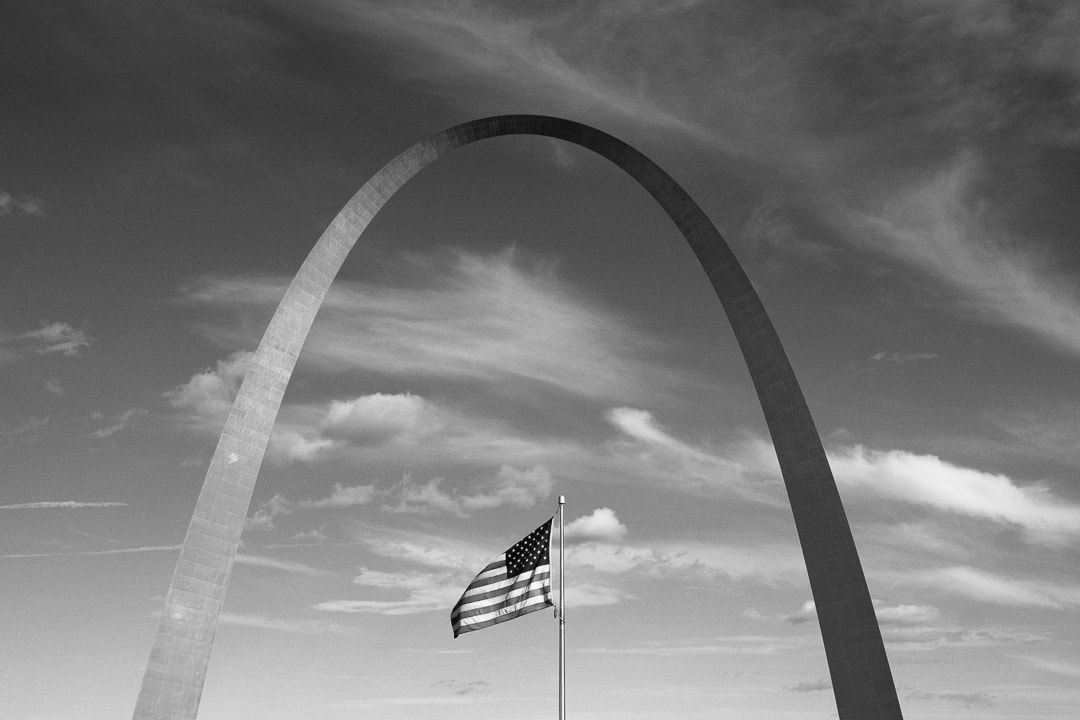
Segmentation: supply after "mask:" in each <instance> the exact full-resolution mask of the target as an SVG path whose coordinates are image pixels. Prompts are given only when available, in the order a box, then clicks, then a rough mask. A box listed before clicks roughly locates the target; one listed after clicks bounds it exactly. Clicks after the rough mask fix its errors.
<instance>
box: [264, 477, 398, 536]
mask: <svg viewBox="0 0 1080 720" xmlns="http://www.w3.org/2000/svg"><path fill="white" fill-rule="evenodd" d="M377 495H378V491H377V490H376V488H375V486H374V485H343V484H342V483H334V488H333V491H332V492H331V493H330V495H328V496H327V497H324V498H319V499H318V500H299V501H294V500H289V499H288V498H287V497H285V496H284V495H282V494H281V493H277V494H275V495H274V496H273V497H271V498H270V499H269V500H267V501H266V502H264V503H262V504H261V505H260V506H259V507H258V508H257V509H256V510H255V512H254V513H252V514H251V517H249V518H247V520H246V521H245V522H244V529H245V530H273V529H274V521H275V519H277V518H278V517H281V516H285V515H292V514H293V513H295V512H297V511H299V510H319V509H326V508H339V509H340V508H349V507H358V506H360V505H366V504H368V503H370V502H372V501H373V500H374V499H375V498H376V497H377Z"/></svg>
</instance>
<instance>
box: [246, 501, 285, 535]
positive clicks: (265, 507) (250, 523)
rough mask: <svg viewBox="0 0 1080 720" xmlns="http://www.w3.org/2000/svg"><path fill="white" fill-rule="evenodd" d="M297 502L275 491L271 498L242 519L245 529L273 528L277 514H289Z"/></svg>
mask: <svg viewBox="0 0 1080 720" xmlns="http://www.w3.org/2000/svg"><path fill="white" fill-rule="evenodd" d="M296 508H297V504H296V503H294V502H292V501H291V500H289V499H288V498H286V497H285V496H284V495H282V494H281V493H276V494H275V495H274V496H273V497H272V498H270V499H269V500H267V501H266V502H264V503H263V504H262V505H260V506H259V507H258V508H257V509H256V510H255V512H254V513H252V515H251V516H250V517H248V518H247V519H246V520H245V521H244V529H245V530H273V529H274V518H276V517H277V516H278V515H289V514H292V513H293V512H295V511H296Z"/></svg>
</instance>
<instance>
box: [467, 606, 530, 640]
mask: <svg viewBox="0 0 1080 720" xmlns="http://www.w3.org/2000/svg"><path fill="white" fill-rule="evenodd" d="M549 605H551V603H542V604H540V603H538V604H536V605H529V606H528V607H523V608H521V609H520V610H518V611H517V612H512V613H507V614H505V615H500V616H499V617H495V618H491V619H490V620H485V621H483V622H478V623H476V624H471V623H470V624H468V625H462V626H460V627H459V628H458V629H457V635H460V634H461V633H467V632H472V631H473V630H483V629H484V628H486V627H491V626H492V625H495V624H496V623H501V622H506V621H507V620H513V619H514V618H517V617H521V616H522V615H528V614H529V613H531V612H536V611H537V610H543V609H544V608H546V607H548V606H549ZM457 635H455V637H457Z"/></svg>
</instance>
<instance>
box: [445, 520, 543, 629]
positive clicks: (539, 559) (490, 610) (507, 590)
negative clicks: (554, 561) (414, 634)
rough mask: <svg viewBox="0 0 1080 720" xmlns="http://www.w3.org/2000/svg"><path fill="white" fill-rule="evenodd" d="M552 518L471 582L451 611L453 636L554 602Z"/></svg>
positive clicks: (490, 564) (519, 615)
mask: <svg viewBox="0 0 1080 720" xmlns="http://www.w3.org/2000/svg"><path fill="white" fill-rule="evenodd" d="M553 520H554V518H552V519H551V520H548V521H547V522H546V523H544V524H543V525H541V526H540V527H538V528H537V529H536V530H534V531H533V532H531V533H529V534H528V535H526V536H525V537H524V538H523V539H522V540H520V541H518V542H517V543H515V544H514V545H513V546H512V547H511V548H510V549H509V550H507V551H506V552H505V553H503V555H502V556H501V557H500V558H498V559H497V560H494V561H493V562H491V563H488V565H487V566H485V567H484V569H483V570H481V571H480V572H479V573H478V574H477V575H476V577H475V578H474V579H473V581H472V582H471V583H469V586H468V587H467V588H465V592H464V593H462V595H461V598H460V599H459V600H458V601H457V603H456V604H455V605H454V609H453V610H451V612H450V624H451V626H452V627H453V630H454V637H457V636H458V635H460V634H461V633H463V632H470V631H472V630H480V629H481V628H485V627H490V626H491V625H495V624H496V623H501V622H505V621H507V620H512V619H514V618H516V617H521V616H522V615H526V614H528V613H531V612H534V611H536V610H540V609H542V608H545V607H548V606H550V605H552V604H553V603H552V601H551V564H550V560H549V554H550V546H551V524H552V521H553ZM511 572H513V573H514V574H510V573H511Z"/></svg>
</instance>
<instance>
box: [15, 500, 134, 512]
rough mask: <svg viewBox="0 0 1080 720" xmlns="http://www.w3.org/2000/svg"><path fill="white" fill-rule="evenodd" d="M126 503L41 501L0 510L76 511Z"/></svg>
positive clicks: (125, 505)
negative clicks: (57, 509)
mask: <svg viewBox="0 0 1080 720" xmlns="http://www.w3.org/2000/svg"><path fill="white" fill-rule="evenodd" d="M127 506H128V504H127V503H126V502H86V501H80V500H39V501H36V502H26V503H15V504H14V505H0V510H52V509H56V508H61V509H65V510H75V509H81V508H119V507H127Z"/></svg>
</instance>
